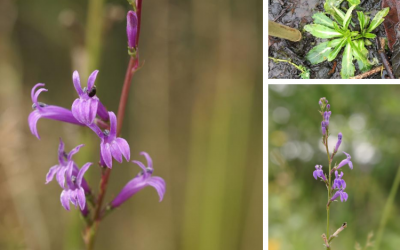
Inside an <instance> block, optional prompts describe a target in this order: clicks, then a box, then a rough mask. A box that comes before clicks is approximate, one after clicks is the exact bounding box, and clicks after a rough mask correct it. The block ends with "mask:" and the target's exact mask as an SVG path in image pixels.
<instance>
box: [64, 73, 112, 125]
mask: <svg viewBox="0 0 400 250" xmlns="http://www.w3.org/2000/svg"><path fill="white" fill-rule="evenodd" d="M98 73H99V71H98V70H95V71H93V72H92V74H90V76H89V78H88V84H87V87H85V88H83V89H82V87H81V82H80V79H79V73H78V71H76V70H75V71H74V73H73V74H72V80H73V83H74V87H75V89H76V92H77V93H78V95H79V98H77V99H76V100H75V101H74V102H73V103H72V108H71V110H72V114H73V115H74V117H75V118H76V119H77V120H78V121H79V122H81V123H83V124H85V125H86V126H89V125H91V124H92V123H93V121H94V119H95V118H96V115H99V117H100V118H101V119H102V120H104V121H108V119H109V118H108V113H107V110H106V108H105V107H104V105H103V104H102V103H101V102H100V100H99V98H97V96H96V86H95V85H94V82H95V80H96V77H97V74H98Z"/></svg>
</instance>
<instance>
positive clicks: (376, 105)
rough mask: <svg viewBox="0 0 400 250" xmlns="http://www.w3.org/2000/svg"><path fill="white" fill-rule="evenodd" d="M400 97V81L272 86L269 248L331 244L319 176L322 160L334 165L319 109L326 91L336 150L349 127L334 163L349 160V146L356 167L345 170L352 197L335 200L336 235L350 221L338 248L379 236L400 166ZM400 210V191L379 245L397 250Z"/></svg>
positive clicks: (335, 246)
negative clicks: (324, 139)
mask: <svg viewBox="0 0 400 250" xmlns="http://www.w3.org/2000/svg"><path fill="white" fill-rule="evenodd" d="M399 96H400V86H399V85H383V84H382V85H270V86H269V110H268V114H269V131H268V133H269V170H268V171H269V197H268V199H269V200H268V201H269V208H268V211H269V246H270V250H276V249H285V250H290V249H296V250H299V249H307V250H309V249H324V247H323V245H322V244H323V241H322V238H321V235H322V234H323V233H326V203H327V190H326V187H325V185H324V184H323V183H322V182H320V181H316V180H315V179H314V178H313V175H312V173H313V171H314V170H315V165H317V164H318V165H323V170H324V172H325V173H327V169H328V160H327V156H326V151H325V149H324V147H323V144H322V142H321V138H322V136H321V121H322V118H321V115H320V114H319V112H318V110H319V105H318V101H319V98H321V97H326V98H327V99H328V100H329V103H330V104H331V111H332V116H331V119H330V123H329V128H330V134H331V136H330V137H329V149H330V151H332V149H333V148H334V145H335V144H336V141H337V134H338V133H339V132H342V133H343V142H342V145H341V146H340V149H339V153H338V154H337V155H336V156H335V157H334V159H333V164H334V163H335V162H337V163H339V162H340V161H341V160H342V159H345V155H344V154H343V153H342V151H345V152H347V153H349V154H350V155H351V156H352V158H351V159H352V162H353V166H354V169H353V170H350V168H349V167H348V166H345V167H343V168H342V170H343V172H344V177H343V179H344V180H345V181H346V183H347V187H346V192H347V193H348V195H349V199H348V200H347V202H344V203H341V202H340V201H339V202H335V203H333V204H332V205H331V209H330V231H331V233H333V232H334V231H335V230H336V229H338V228H339V227H340V226H341V224H342V223H343V222H347V223H348V227H347V228H346V229H345V230H344V231H343V232H342V233H340V235H339V238H337V239H335V240H334V241H333V242H332V249H355V244H356V242H358V243H360V244H361V245H362V246H364V245H365V242H366V240H367V235H368V233H370V232H374V235H375V236H376V233H377V231H378V228H379V223H380V220H381V216H382V212H383V208H384V206H385V203H386V200H387V198H388V196H389V191H390V189H391V186H392V184H393V181H394V177H395V175H396V172H397V169H398V168H399V166H400V159H399V152H400V130H399V124H400V109H399V107H400V98H399ZM399 215H400V192H397V195H396V197H395V201H394V205H393V207H392V210H391V213H390V214H389V218H388V223H387V225H386V228H385V230H384V234H383V237H382V242H381V245H380V248H379V249H398V246H399V244H400V237H399V233H400V216H399ZM375 236H374V237H373V238H372V240H374V239H375V238H376V237H375ZM368 249H369V248H368Z"/></svg>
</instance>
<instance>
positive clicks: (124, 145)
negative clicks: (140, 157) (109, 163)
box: [115, 137, 151, 161]
mask: <svg viewBox="0 0 400 250" xmlns="http://www.w3.org/2000/svg"><path fill="white" fill-rule="evenodd" d="M115 140H116V142H117V143H118V146H119V149H120V150H121V153H122V155H123V156H124V157H125V159H126V161H129V160H130V159H131V149H130V147H129V144H128V142H127V141H126V140H125V139H123V138H120V137H118V138H117V139H115ZM150 160H151V158H150Z"/></svg>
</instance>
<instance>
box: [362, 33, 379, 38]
mask: <svg viewBox="0 0 400 250" xmlns="http://www.w3.org/2000/svg"><path fill="white" fill-rule="evenodd" d="M363 37H365V38H370V39H373V38H375V37H376V35H375V34H372V33H365V34H364V35H363Z"/></svg>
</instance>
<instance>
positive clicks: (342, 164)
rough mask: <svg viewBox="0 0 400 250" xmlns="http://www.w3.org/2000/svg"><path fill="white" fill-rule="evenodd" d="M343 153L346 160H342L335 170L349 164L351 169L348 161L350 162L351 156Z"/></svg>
mask: <svg viewBox="0 0 400 250" xmlns="http://www.w3.org/2000/svg"><path fill="white" fill-rule="evenodd" d="M343 153H344V154H345V155H346V156H347V158H346V159H344V160H343V161H341V162H340V163H339V165H338V166H337V167H336V169H339V168H341V167H343V166H344V165H346V164H349V168H350V169H353V163H352V162H351V161H350V160H351V156H350V155H349V154H348V153H346V152H343Z"/></svg>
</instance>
